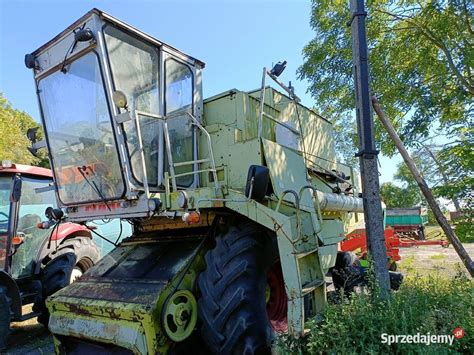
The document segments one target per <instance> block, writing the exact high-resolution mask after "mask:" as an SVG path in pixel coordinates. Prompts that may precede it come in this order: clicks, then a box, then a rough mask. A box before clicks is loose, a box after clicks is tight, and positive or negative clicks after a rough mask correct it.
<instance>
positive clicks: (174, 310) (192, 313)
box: [162, 290, 197, 342]
mask: <svg viewBox="0 0 474 355" xmlns="http://www.w3.org/2000/svg"><path fill="white" fill-rule="evenodd" d="M196 322H197V303H196V299H195V298H194V296H193V294H192V293H191V292H189V291H187V290H180V291H177V292H175V293H174V294H173V295H172V296H171V297H169V299H168V300H167V301H166V302H165V304H164V305H163V311H162V325H163V330H164V333H165V335H166V336H167V337H168V338H170V339H171V340H173V341H175V342H180V341H183V340H184V339H186V338H187V337H189V336H190V335H191V333H192V332H193V330H194V327H195V326H196Z"/></svg>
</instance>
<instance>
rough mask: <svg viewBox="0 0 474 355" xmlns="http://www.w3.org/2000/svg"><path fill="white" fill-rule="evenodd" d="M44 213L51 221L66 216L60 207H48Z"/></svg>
mask: <svg viewBox="0 0 474 355" xmlns="http://www.w3.org/2000/svg"><path fill="white" fill-rule="evenodd" d="M44 214H45V216H46V218H47V219H48V220H50V221H60V220H61V219H62V218H63V217H64V212H63V210H62V209H60V208H53V207H48V208H47V209H46V211H44Z"/></svg>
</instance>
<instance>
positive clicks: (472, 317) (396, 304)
mask: <svg viewBox="0 0 474 355" xmlns="http://www.w3.org/2000/svg"><path fill="white" fill-rule="evenodd" d="M457 327H460V328H462V329H463V330H464V332H465V336H464V338H462V339H460V340H457V339H454V342H453V345H452V346H449V345H446V344H431V345H429V346H427V345H424V344H401V343H399V344H392V345H391V346H388V345H387V344H382V343H381V334H382V333H387V334H393V335H397V334H399V335H401V334H407V335H408V334H411V335H414V334H417V333H420V334H427V333H430V334H439V335H451V334H452V332H453V330H454V328H457ZM306 328H309V329H310V332H309V335H308V336H307V337H306V338H305V339H304V341H301V342H300V343H295V342H294V341H293V342H292V343H291V342H290V340H289V339H285V338H280V340H279V347H280V349H279V350H280V352H281V353H296V352H297V351H299V352H300V353H304V354H317V353H324V354H326V353H330V354H360V353H368V354H388V353H398V354H404V353H408V354H413V353H423V354H449V353H471V351H472V349H473V348H474V283H473V281H472V280H468V279H467V278H466V277H465V276H464V275H461V274H460V275H458V276H456V277H455V278H453V279H451V280H448V279H445V278H442V277H440V276H430V277H420V276H418V275H417V276H415V277H410V278H407V279H406V280H405V281H404V283H403V284H402V287H401V289H400V290H399V291H398V292H396V293H394V294H393V296H392V298H391V300H390V301H389V302H388V303H387V302H383V301H380V300H377V299H375V298H373V297H371V296H370V295H367V294H359V295H354V296H353V297H352V298H351V299H349V300H348V299H345V300H343V302H342V303H341V304H332V305H329V306H328V307H327V309H326V311H325V314H324V317H323V318H322V319H320V320H317V319H313V320H311V321H309V322H308V323H307V325H306Z"/></svg>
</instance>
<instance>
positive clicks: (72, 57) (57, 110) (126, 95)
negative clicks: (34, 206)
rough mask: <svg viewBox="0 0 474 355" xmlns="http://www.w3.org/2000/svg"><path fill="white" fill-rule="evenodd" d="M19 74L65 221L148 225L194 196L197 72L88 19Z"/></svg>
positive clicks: (143, 38) (155, 45)
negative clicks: (163, 209)
mask: <svg viewBox="0 0 474 355" xmlns="http://www.w3.org/2000/svg"><path fill="white" fill-rule="evenodd" d="M25 64H26V66H27V67H29V68H31V69H33V71H34V76H35V81H36V85H37V88H38V90H37V92H38V96H39V103H40V107H41V113H42V120H43V126H44V129H45V136H46V142H47V146H48V149H49V154H50V157H51V165H52V168H53V174H54V177H55V181H56V183H57V185H56V189H57V197H58V202H59V205H60V206H61V207H66V208H67V212H68V214H69V217H70V220H91V219H95V218H98V217H103V216H105V215H107V217H111V216H113V217H125V218H126V217H132V216H133V217H145V216H150V215H152V214H154V213H157V212H158V209H159V207H160V206H161V205H162V203H163V201H161V199H160V195H157V193H160V192H163V191H165V190H168V191H169V189H170V188H172V189H173V190H174V191H176V190H179V189H182V188H189V187H197V186H199V175H198V173H197V170H198V169H199V167H198V165H199V161H198V159H197V146H198V143H197V138H196V135H197V133H198V129H199V127H201V126H200V124H199V122H200V121H201V113H202V94H201V91H202V90H201V70H202V69H203V67H204V63H202V62H201V61H199V60H197V59H195V58H192V57H190V56H188V55H186V54H184V53H182V52H180V51H178V50H176V49H175V48H173V47H171V46H169V45H167V44H165V43H163V42H161V41H158V40H156V39H154V38H153V37H150V36H148V35H147V34H145V33H143V32H140V31H138V30H136V29H135V28H133V27H131V26H129V25H127V24H125V23H123V22H121V21H119V20H117V19H115V18H113V17H111V16H109V15H107V14H105V13H103V12H101V11H100V10H97V9H93V10H91V11H90V12H88V13H87V14H86V15H84V16H83V17H82V18H80V19H79V20H78V21H76V22H75V23H74V24H73V25H71V26H70V27H69V28H67V29H66V30H65V31H63V32H62V33H61V34H60V35H58V36H57V37H55V38H54V39H53V40H52V41H50V42H48V43H46V44H45V45H44V46H42V47H40V48H39V49H38V50H36V51H35V52H33V53H32V54H28V55H26V57H25ZM170 185H171V187H170ZM154 194H155V198H154V197H153V196H154Z"/></svg>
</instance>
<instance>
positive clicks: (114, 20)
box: [31, 8, 205, 68]
mask: <svg viewBox="0 0 474 355" xmlns="http://www.w3.org/2000/svg"><path fill="white" fill-rule="evenodd" d="M92 14H96V15H98V16H100V17H101V18H103V19H105V20H107V21H109V22H112V23H113V24H115V25H116V26H118V27H122V28H124V29H128V30H129V31H132V32H134V33H135V34H137V35H139V36H140V37H143V38H145V39H147V40H149V41H151V42H154V43H155V44H157V45H159V46H164V47H168V48H170V49H173V50H174V51H176V52H178V53H180V54H181V55H183V56H185V57H188V58H189V59H191V60H193V61H194V62H195V63H196V64H198V65H199V66H201V68H204V66H205V63H204V62H203V61H201V60H199V59H197V58H194V57H192V56H190V55H188V54H186V53H184V52H182V51H180V50H179V49H177V48H175V47H173V46H170V45H169V44H167V43H165V42H163V41H160V40H158V39H156V38H155V37H153V36H150V35H149V34H147V33H145V32H142V31H140V30H139V29H137V28H135V27H133V26H131V25H129V24H127V23H125V22H123V21H120V20H119V19H117V18H115V17H113V16H111V15H109V14H107V13H106V12H104V11H102V10H100V9H97V8H93V9H92V10H90V11H88V12H87V13H86V14H84V15H83V16H82V17H81V18H79V19H78V20H77V21H75V22H74V23H73V24H72V25H70V26H69V27H67V28H66V29H65V30H63V31H62V32H61V33H59V34H58V35H57V36H55V37H54V38H52V39H51V40H49V41H48V42H46V43H45V44H43V45H42V46H41V47H39V48H38V49H36V50H35V51H34V52H33V53H31V54H33V55H34V56H37V55H38V54H40V53H41V52H43V51H44V50H45V49H47V48H48V47H49V46H51V44H53V43H54V42H56V41H58V40H59V39H60V38H61V37H63V36H64V35H65V34H67V33H69V32H71V31H73V30H74V29H75V28H77V27H78V26H79V25H80V24H81V23H83V22H84V21H85V20H86V19H87V18H88V17H90V16H91V15H92Z"/></svg>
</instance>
